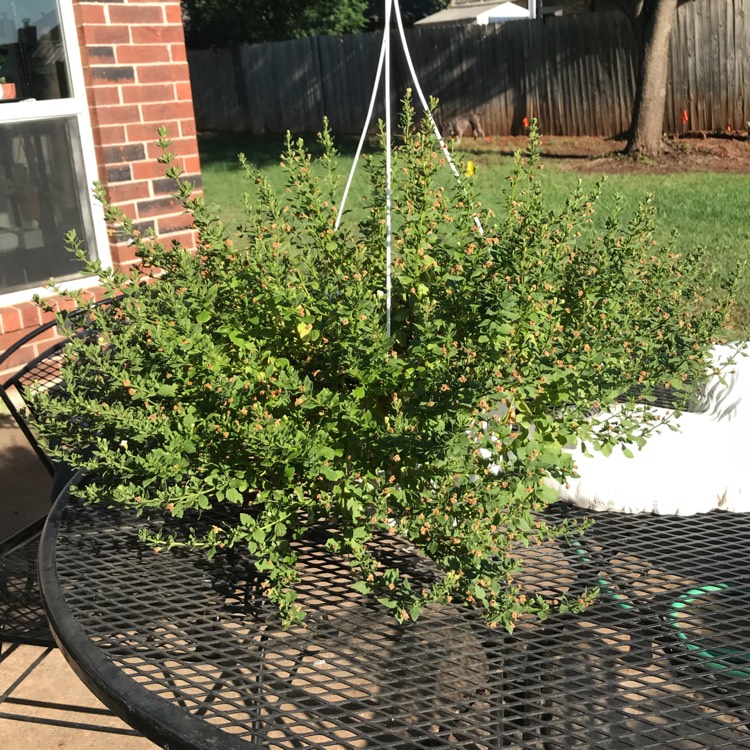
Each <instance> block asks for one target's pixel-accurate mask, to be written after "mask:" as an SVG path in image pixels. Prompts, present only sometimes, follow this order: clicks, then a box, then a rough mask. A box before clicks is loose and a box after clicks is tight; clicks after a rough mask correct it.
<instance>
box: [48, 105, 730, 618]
mask: <svg viewBox="0 0 750 750" xmlns="http://www.w3.org/2000/svg"><path fill="white" fill-rule="evenodd" d="M413 118H414V113H413V111H412V109H411V107H410V105H409V103H408V101H407V102H406V103H405V106H404V111H403V114H402V132H401V136H400V138H399V140H398V144H397V148H396V151H395V154H394V174H395V182H396V184H395V185H394V189H393V194H394V211H395V216H394V264H393V273H394V294H393V331H394V333H393V336H392V337H390V338H389V337H388V336H387V335H386V332H385V301H384V297H383V290H384V283H385V282H384V275H385V269H384V244H385V239H384V233H385V229H384V212H385V186H384V164H383V159H382V157H373V158H368V159H367V160H366V164H367V169H368V172H369V175H370V179H371V183H372V190H371V193H370V198H369V212H368V216H367V218H366V220H364V221H363V222H362V224H361V225H360V226H347V222H346V219H345V220H344V222H343V225H342V229H341V230H340V231H338V232H334V230H333V226H334V222H335V218H336V211H337V200H338V199H339V197H340V185H339V175H338V172H337V169H336V161H335V151H334V149H333V144H332V141H331V137H330V134H329V133H328V131H327V130H325V131H324V132H323V133H322V134H321V135H320V140H321V144H322V148H323V152H324V155H323V157H322V158H320V159H318V160H313V159H312V157H311V156H310V155H309V154H308V153H307V150H306V149H305V146H304V144H303V143H302V142H301V141H292V139H291V138H290V137H288V139H287V144H286V150H285V152H284V154H283V157H282V168H283V169H284V170H285V172H286V174H287V189H286V192H285V193H284V194H283V195H276V194H274V192H273V190H272V189H271V187H270V186H269V184H268V183H267V182H266V181H265V180H264V179H263V178H261V176H260V175H259V174H258V173H257V172H256V171H255V170H254V169H253V168H252V167H251V166H250V165H248V164H246V163H244V160H243V168H244V170H245V173H246V175H247V177H248V178H249V185H250V193H249V194H248V195H246V196H244V203H245V216H246V219H245V222H244V227H243V229H242V230H241V233H240V236H239V237H238V238H235V239H231V238H229V237H228V236H227V232H226V230H225V228H224V226H223V225H222V224H221V222H220V221H219V220H217V219H216V218H215V217H213V216H212V215H211V214H210V213H209V212H208V211H207V209H206V206H205V203H204V200H203V198H202V197H200V196H193V195H192V186H191V185H190V184H189V183H186V182H184V181H183V180H182V179H181V178H180V176H179V175H180V172H179V169H177V168H176V167H175V166H173V165H172V162H173V156H172V155H171V154H169V152H168V147H169V142H168V141H167V140H166V134H165V133H162V141H161V146H162V148H163V149H164V156H163V157H162V161H164V162H165V163H166V164H167V165H168V174H169V175H170V176H171V177H174V178H175V179H176V180H177V185H178V193H177V195H178V197H179V199H180V200H181V201H182V202H183V204H184V206H185V208H186V210H187V211H189V212H191V213H192V214H193V216H194V218H195V225H196V227H197V229H198V232H199V237H200V239H199V245H198V250H197V252H196V253H191V252H189V251H188V250H186V249H183V248H182V247H180V246H179V245H171V246H164V245H163V244H162V243H160V242H159V241H158V239H157V238H155V237H153V236H145V237H144V236H140V235H139V234H138V232H137V231H135V230H134V229H133V226H132V222H131V221H130V220H129V219H128V218H127V217H125V216H122V215H121V214H120V213H119V212H118V211H117V210H116V209H114V208H112V207H111V206H109V205H107V212H108V216H109V218H110V220H111V221H113V222H115V223H117V224H118V225H119V226H120V231H122V232H124V233H125V235H127V236H128V237H130V238H131V241H132V242H133V244H134V245H135V248H136V250H137V252H138V255H139V257H140V259H141V263H140V265H139V266H137V267H136V268H135V269H134V270H133V271H132V273H131V274H130V275H127V276H126V275H123V274H120V273H114V272H110V271H107V270H104V269H101V268H99V267H98V266H97V265H93V266H92V264H91V263H89V270H90V271H93V272H96V273H99V275H100V277H101V279H102V283H103V284H104V286H105V287H106V288H107V290H108V291H109V292H110V293H112V294H114V293H121V294H123V295H124V296H123V298H122V300H121V301H120V303H119V304H118V305H117V306H111V307H100V308H96V309H94V308H91V311H90V315H91V318H92V321H93V327H94V328H95V329H96V330H97V331H98V337H97V338H95V340H92V339H91V338H90V337H89V338H88V339H74V340H72V341H71V344H70V346H69V347H67V350H68V352H69V355H68V356H69V358H70V360H69V362H68V363H67V364H66V366H65V368H64V372H63V376H64V379H65V384H66V388H67V390H68V391H69V394H70V397H69V399H68V400H66V401H64V402H61V401H59V400H55V398H54V397H52V398H51V397H50V396H48V395H47V394H45V393H43V392H39V393H37V396H36V397H37V398H38V399H39V403H38V404H37V408H36V409H35V413H37V414H42V415H43V417H42V418H41V420H40V423H39V425H38V427H39V429H40V431H41V432H42V433H43V434H45V435H47V436H50V437H54V436H61V437H63V438H64V440H63V441H62V443H61V444H59V445H58V447H57V448H56V450H57V452H58V454H61V455H65V458H66V460H68V461H69V462H72V463H73V464H74V465H75V466H85V467H87V468H89V469H90V470H91V478H92V482H91V484H89V485H88V486H87V487H86V488H85V489H82V490H80V492H82V493H83V495H84V497H86V498H88V499H89V500H92V501H99V502H110V501H114V502H115V503H121V504H123V505H126V506H130V507H134V508H137V509H138V510H139V511H140V512H143V513H144V515H146V516H147V517H149V518H154V519H158V518H159V517H160V516H161V517H163V516H164V515H167V516H172V517H177V518H182V517H186V518H187V517H191V518H192V517H193V515H194V514H195V513H196V511H199V512H201V513H206V512H209V511H210V509H211V508H213V507H214V506H216V505H217V504H223V505H225V506H227V505H228V506H229V507H231V508H234V509H235V510H236V512H235V513H234V515H233V516H232V520H231V521H230V522H222V523H218V522H217V524H216V525H215V526H213V528H211V529H210V530H209V531H207V532H205V533H199V532H197V531H194V530H192V529H191V528H190V527H189V524H187V523H186V524H185V529H184V533H178V534H177V535H168V534H164V533H162V532H160V531H158V530H156V527H153V529H152V531H148V532H145V533H144V538H145V539H146V540H147V541H148V542H149V543H151V544H152V545H153V546H155V547H157V548H158V549H161V548H164V549H169V548H170V547H172V546H174V545H184V544H188V545H193V546H196V547H202V548H204V549H205V550H206V551H207V552H208V553H209V554H214V553H215V552H216V550H217V548H221V547H226V546H233V545H245V546H247V548H248V549H249V550H250V552H251V553H252V555H253V556H254V557H255V559H256V561H257V567H258V569H259V570H260V571H261V572H262V573H263V574H264V575H265V576H266V585H267V588H266V592H267V594H268V596H269V597H270V598H271V599H272V600H273V601H275V602H276V603H277V604H278V605H279V607H280V611H281V615H282V617H283V619H284V620H285V621H286V622H291V621H294V620H295V619H299V618H301V617H302V616H303V613H302V612H300V611H299V608H298V606H297V604H296V601H295V600H296V594H295V590H294V587H295V583H296V581H297V572H296V570H295V567H294V564H295V557H294V554H293V550H292V547H291V546H290V541H291V540H293V539H296V538H299V537H301V536H302V535H304V534H305V533H306V530H307V527H308V526H309V525H310V524H313V523H316V522H322V523H325V524H326V525H328V526H330V527H331V528H333V529H335V530H336V533H335V536H334V538H333V539H332V540H331V541H330V542H329V544H328V546H329V549H330V551H331V553H332V554H340V555H345V556H347V559H348V560H349V561H350V563H351V565H352V568H353V570H354V571H355V572H356V574H357V575H358V577H359V582H358V583H357V584H356V588H357V589H358V590H359V591H362V592H368V593H369V592H371V593H373V595H375V596H377V597H378V599H379V600H380V601H381V602H382V603H383V605H384V606H386V607H388V608H389V609H390V610H392V611H393V613H394V615H395V616H396V617H397V618H398V619H399V620H405V619H409V618H412V619H416V618H417V617H418V616H419V613H420V611H421V610H422V608H423V607H424V606H425V605H426V604H428V603H430V602H446V601H450V600H458V601H462V602H468V603H471V604H474V605H476V606H478V607H479V608H481V609H482V611H483V613H484V616H485V617H486V619H487V620H488V621H489V622H490V623H492V624H495V623H502V624H503V625H504V626H505V627H506V628H508V629H509V630H512V629H513V627H514V626H515V623H516V621H517V620H518V618H519V617H521V616H522V614H523V613H527V612H530V613H536V614H538V615H540V616H546V614H547V613H548V612H549V610H550V607H551V606H552V604H551V603H550V602H548V601H546V600H545V599H544V598H543V597H541V596H540V595H537V594H532V593H530V592H526V591H524V590H523V589H522V588H521V587H520V585H519V583H518V581H517V579H518V573H519V567H520V563H519V561H518V559H517V557H516V556H515V554H514V550H515V549H517V548H518V547H519V546H522V545H528V544H533V543H537V542H539V541H543V540H545V539H547V538H550V537H553V536H556V535H560V534H563V533H568V530H567V529H566V528H564V527H559V528H550V527H548V525H547V524H545V523H544V521H543V520H541V519H540V517H539V515H538V513H537V512H538V511H541V510H543V508H544V506H545V505H546V504H547V503H548V502H549V501H551V500H553V499H554V492H553V491H552V490H551V489H550V488H549V487H547V486H546V484H545V482H546V480H547V479H548V478H553V479H556V480H559V481H564V480H565V477H566V476H569V475H570V474H571V471H572V467H571V459H570V456H569V455H568V454H567V453H566V452H565V450H564V448H565V446H566V445H569V444H571V443H575V442H577V441H580V440H583V441H585V442H586V443H587V445H590V446H592V447H593V448H595V449H600V450H603V451H605V452H608V451H611V450H612V449H613V447H616V446H618V445H622V446H624V447H625V449H626V450H629V448H627V446H628V445H633V444H635V445H638V446H640V445H642V444H643V443H644V441H645V440H646V438H647V436H648V434H649V432H650V431H651V430H652V429H654V427H655V425H656V423H657V422H658V420H656V419H650V418H649V413H648V411H644V407H643V405H642V404H638V403H636V401H634V400H633V399H631V400H630V401H629V402H627V403H625V404H623V406H622V411H621V412H620V413H619V415H618V418H617V419H614V420H613V419H609V420H605V419H602V420H600V421H599V422H598V421H597V420H596V419H591V418H589V417H588V414H589V412H590V410H591V408H592V407H596V406H598V405H606V404H611V403H612V402H614V400H615V399H616V398H617V397H618V396H621V395H622V394H623V393H625V392H626V391H628V389H629V388H631V386H633V385H636V386H637V387H638V389H640V391H641V392H642V393H646V394H647V393H648V392H649V390H650V389H652V388H653V387H655V386H657V385H658V386H664V385H667V386H668V387H671V388H674V389H675V390H676V391H677V392H679V391H680V390H681V389H683V388H684V385H683V384H684V382H685V381H686V380H696V379H700V378H701V377H702V376H703V374H704V372H705V362H706V355H707V350H708V347H709V346H710V345H711V343H712V339H713V337H714V336H715V334H716V332H717V330H718V329H719V327H720V326H721V324H722V322H723V319H724V309H722V310H716V309H713V308H712V307H710V306H709V305H708V304H707V303H706V302H705V300H704V297H703V294H704V288H705V285H706V282H707V279H706V276H705V272H704V267H703V261H702V258H701V257H699V256H697V255H690V256H688V257H686V256H684V255H682V254H681V253H680V252H678V251H677V250H675V249H674V248H673V247H671V246H667V247H663V246H660V245H658V244H656V243H655V241H654V240H653V229H654V226H653V222H654V216H653V209H652V208H651V205H650V203H649V202H648V201H647V202H646V203H644V204H643V205H642V206H641V207H640V208H639V209H638V210H637V212H636V213H635V215H634V216H632V217H629V218H623V217H622V216H621V215H620V213H619V212H618V211H615V212H614V213H613V214H612V216H611V217H610V218H609V219H608V220H607V222H606V230H605V231H604V232H603V233H599V232H598V231H597V230H596V229H595V228H594V225H593V223H592V222H591V216H592V215H593V213H594V210H595V208H596V204H597V199H598V195H599V191H598V189H597V190H595V191H594V193H593V194H592V195H587V194H585V193H584V192H583V191H582V189H580V188H579V189H578V190H576V191H575V192H574V193H573V194H572V195H571V196H570V197H569V199H568V201H567V204H566V206H565V207H564V208H563V209H562V211H560V212H559V213H553V212H551V211H549V210H548V209H547V208H546V206H545V199H544V194H543V190H542V183H541V165H540V164H539V143H538V137H537V134H536V127H535V125H533V126H532V128H531V139H530V144H529V151H528V153H527V154H526V155H520V154H519V155H518V156H517V159H516V166H515V169H514V171H513V173H512V175H511V176H510V178H509V184H508V189H507V194H506V202H505V204H504V205H501V206H499V207H498V213H497V215H495V214H494V213H493V212H492V211H488V210H484V209H481V207H480V206H479V204H475V203H474V202H473V198H472V197H471V196H467V195H466V194H465V193H463V192H462V191H460V190H459V189H458V188H457V189H456V190H455V191H453V190H446V189H445V188H444V187H443V186H442V183H443V179H442V177H443V175H444V174H445V171H444V170H445V167H444V166H442V167H441V162H442V157H441V156H440V155H439V153H436V151H435V148H436V147H435V144H434V140H433V137H432V135H431V133H430V131H429V128H428V127H426V126H425V125H424V124H417V123H415V122H414V119H413ZM100 197H101V198H102V199H103V200H104V202H105V204H106V196H104V195H101V196H100ZM475 211H479V212H480V213H481V218H482V222H483V224H484V227H485V232H484V235H483V236H482V235H480V234H479V232H478V231H477V228H476V226H475V224H474V220H473V214H474V212H475ZM70 240H71V243H72V244H73V245H74V247H75V248H76V249H77V252H78V255H79V257H80V258H81V259H82V260H85V256H84V253H83V251H82V249H81V248H80V247H78V243H77V240H76V238H75V237H74V236H73V237H71V238H70ZM157 269H158V270H157ZM70 296H71V297H73V298H74V299H75V300H77V303H78V304H79V305H80V306H84V307H85V306H90V302H89V301H87V299H86V297H85V295H84V294H81V293H72V294H71V295H70ZM65 317H66V314H65V313H61V319H63V320H64V319H65ZM72 419H73V420H74V421H75V429H71V420H72ZM92 446H93V450H92V448H91V447H92ZM383 534H400V535H403V536H404V537H405V538H407V539H409V541H410V542H411V543H412V544H413V545H414V546H415V547H417V548H418V549H419V550H421V551H423V552H424V553H425V554H426V555H428V556H429V557H430V558H431V559H432V560H433V561H434V563H435V565H436V569H437V570H438V571H439V573H440V575H438V576H437V577H436V579H435V581H434V582H433V583H432V584H431V585H429V586H424V587H423V585H422V584H420V585H419V586H413V585H412V582H411V581H410V580H409V579H408V578H406V577H404V576H402V575H401V573H400V571H399V570H398V568H397V567H387V566H385V565H383V564H381V563H380V562H379V561H378V559H377V555H376V554H374V553H376V551H377V545H378V538H379V537H380V536H381V535H383ZM587 601H588V599H587V598H586V597H584V598H582V599H581V600H579V601H573V602H569V601H565V600H563V601H561V602H559V603H558V604H559V605H560V606H561V607H563V608H567V607H571V606H575V607H581V606H585V604H586V603H587Z"/></svg>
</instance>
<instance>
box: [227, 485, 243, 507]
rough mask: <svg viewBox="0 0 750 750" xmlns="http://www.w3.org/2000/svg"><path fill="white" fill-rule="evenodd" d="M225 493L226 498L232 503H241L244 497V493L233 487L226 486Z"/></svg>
mask: <svg viewBox="0 0 750 750" xmlns="http://www.w3.org/2000/svg"><path fill="white" fill-rule="evenodd" d="M225 494H226V498H227V500H229V501H230V502H232V503H241V502H242V501H243V500H244V499H245V497H244V495H243V494H242V493H241V492H239V491H238V490H237V489H235V488H234V487H227V489H226V492H225Z"/></svg>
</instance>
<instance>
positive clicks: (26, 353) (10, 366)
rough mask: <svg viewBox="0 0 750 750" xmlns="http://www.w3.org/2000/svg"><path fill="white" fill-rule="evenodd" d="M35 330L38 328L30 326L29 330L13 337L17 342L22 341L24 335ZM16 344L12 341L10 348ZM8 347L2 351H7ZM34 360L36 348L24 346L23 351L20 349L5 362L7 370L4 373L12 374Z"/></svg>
mask: <svg viewBox="0 0 750 750" xmlns="http://www.w3.org/2000/svg"><path fill="white" fill-rule="evenodd" d="M33 328H36V326H30V327H29V328H28V330H26V329H24V330H20V331H18V333H17V334H14V335H13V338H14V339H15V340H17V339H20V338H21V335H22V334H26V333H30V332H31V330H32V329H33ZM13 343H15V341H11V342H10V343H9V344H8V346H10V345H11V344H13ZM7 348H8V347H4V348H3V349H2V351H5V349H7ZM33 358H34V347H33V345H28V346H24V347H22V348H21V349H19V350H18V351H17V352H16V353H15V354H12V355H11V356H10V357H8V359H7V360H6V361H5V362H4V366H5V368H6V369H4V370H3V372H6V373H10V372H12V371H13V370H15V369H17V368H18V367H20V366H21V365H25V364H26V363H27V362H28V361H30V360H32V359H33Z"/></svg>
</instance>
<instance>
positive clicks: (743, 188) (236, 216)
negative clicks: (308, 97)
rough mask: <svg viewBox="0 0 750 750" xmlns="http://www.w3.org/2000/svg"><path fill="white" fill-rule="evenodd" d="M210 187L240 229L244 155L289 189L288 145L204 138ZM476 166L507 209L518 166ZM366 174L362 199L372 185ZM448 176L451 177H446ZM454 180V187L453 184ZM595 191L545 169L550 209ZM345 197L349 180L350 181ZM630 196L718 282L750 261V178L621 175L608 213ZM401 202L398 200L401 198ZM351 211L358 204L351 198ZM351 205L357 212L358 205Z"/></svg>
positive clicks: (589, 178)
mask: <svg viewBox="0 0 750 750" xmlns="http://www.w3.org/2000/svg"><path fill="white" fill-rule="evenodd" d="M199 143H200V152H201V160H202V168H203V184H204V190H205V195H206V199H207V201H208V202H209V204H212V205H216V206H217V207H220V209H219V213H220V215H221V216H222V218H223V219H224V220H225V221H226V222H228V223H230V224H235V223H236V222H237V221H239V220H240V219H241V201H240V195H241V193H242V192H243V191H244V190H245V189H246V187H245V181H244V179H243V176H242V172H241V170H240V169H239V167H238V162H237V154H238V153H239V152H240V151H241V152H243V153H245V155H246V156H247V157H248V159H249V160H250V161H251V162H253V163H254V164H255V165H256V166H258V167H259V168H260V169H261V170H262V171H263V172H264V173H265V174H266V176H268V177H269V179H270V180H271V182H272V183H273V184H275V185H276V186H277V187H279V188H281V187H282V185H283V181H284V180H283V175H282V174H281V171H280V170H279V169H278V161H279V158H278V155H279V153H280V151H281V149H282V146H283V139H282V138H281V137H280V136H268V137H257V136H252V137H250V136H243V135H239V134H232V135H207V136H204V137H202V138H201V139H200V141H199ZM338 145H339V148H340V150H341V151H342V157H341V165H342V172H348V170H349V168H350V167H351V161H352V158H353V154H354V149H355V146H356V142H355V141H353V140H351V141H344V142H340V143H339V144H338ZM471 158H472V160H473V161H474V163H475V164H476V177H475V181H476V187H477V192H478V193H479V195H480V196H481V199H482V202H483V204H484V205H485V206H494V207H497V206H500V205H501V204H502V201H503V190H504V187H505V185H506V177H507V176H508V174H509V173H510V170H511V166H512V159H511V158H510V157H508V156H506V155H503V154H500V153H493V152H492V151H491V150H483V151H481V152H479V153H476V154H472V155H471ZM361 172H362V170H360V171H358V173H357V174H358V179H357V180H355V185H354V192H355V193H356V190H357V188H358V187H359V188H360V189H362V187H363V185H364V180H365V177H364V174H362V173H361ZM446 172H447V170H446ZM449 178H450V177H449V174H447V175H446V180H447V179H449ZM579 178H580V179H582V180H583V182H584V184H585V185H587V186H589V185H593V183H594V182H595V181H596V179H597V176H596V175H592V174H577V173H575V172H573V171H568V170H566V169H562V168H561V167H560V165H559V164H558V163H556V162H555V161H554V160H549V161H547V162H546V163H545V172H544V185H545V188H546V192H547V195H548V197H549V200H550V207H551V208H555V207H558V206H560V205H562V203H563V201H564V200H565V198H566V196H567V195H568V193H569V192H570V190H572V188H573V187H574V186H575V185H576V183H577V181H578V179H579ZM342 190H343V181H342ZM617 193H620V194H622V196H623V198H624V201H625V205H626V206H627V207H628V208H629V209H632V208H634V207H635V206H636V205H637V203H638V201H639V200H640V199H642V198H643V196H644V195H645V194H646V193H653V194H654V196H655V203H656V206H657V208H658V211H659V233H660V234H661V236H662V237H667V236H668V235H669V234H670V233H671V231H672V230H673V229H675V230H677V233H678V248H684V249H689V248H692V247H706V248H707V249H708V250H709V252H710V257H711V260H712V263H713V264H714V265H715V267H716V272H717V279H722V278H726V277H728V276H729V275H730V274H732V273H733V272H734V269H735V266H736V263H737V260H739V259H743V258H748V257H750V210H748V202H749V200H750V174H747V175H745V174H726V173H722V174H717V173H698V172H696V173H676V174H667V175H664V174H615V175H610V176H608V178H607V181H606V184H605V187H604V193H603V198H602V207H603V208H604V209H606V208H607V207H608V206H611V205H612V203H613V201H614V196H615V194H617ZM394 200H398V196H397V195H395V196H394ZM350 201H351V204H353V203H354V202H356V201H355V200H354V199H353V198H352V199H350ZM351 204H350V205H351ZM732 329H733V334H735V335H738V336H739V335H741V336H748V335H750V270H749V271H748V272H747V273H746V274H745V278H744V280H743V282H742V285H741V288H740V291H739V298H738V304H737V306H736V310H735V312H734V314H733V316H732Z"/></svg>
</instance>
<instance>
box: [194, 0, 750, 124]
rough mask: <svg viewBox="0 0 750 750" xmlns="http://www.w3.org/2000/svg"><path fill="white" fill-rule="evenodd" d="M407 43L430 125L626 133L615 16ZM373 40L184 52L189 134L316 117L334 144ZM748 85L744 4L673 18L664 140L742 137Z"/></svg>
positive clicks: (366, 73) (372, 65) (621, 37)
mask: <svg viewBox="0 0 750 750" xmlns="http://www.w3.org/2000/svg"><path fill="white" fill-rule="evenodd" d="M407 33H408V42H409V48H410V50H411V54H412V58H413V60H414V64H415V67H416V69H417V73H418V75H419V79H420V82H421V84H422V87H423V88H424V90H425V93H427V94H428V95H434V96H437V97H438V98H439V99H440V102H441V104H440V113H441V116H442V118H443V119H446V118H448V117H451V116H453V115H455V114H458V113H462V112H469V111H476V112H478V113H479V114H480V115H481V117H482V124H483V127H484V129H485V131H486V132H487V133H488V134H496V135H505V134H509V133H520V132H523V118H524V117H532V116H535V117H538V118H539V120H540V122H541V126H542V129H543V131H544V132H546V133H554V134H561V135H603V136H612V135H616V134H618V133H622V132H624V131H625V130H627V128H628V126H629V123H630V116H631V110H632V103H633V96H634V91H635V75H636V65H637V60H636V49H635V42H634V38H633V34H632V32H631V29H630V26H629V23H628V21H627V19H626V18H625V16H624V15H623V14H621V13H589V14H582V15H576V16H564V17H558V18H556V17H552V18H547V19H545V20H544V21H513V22H510V23H505V24H497V25H489V26H443V27H419V28H415V29H412V30H410V31H409V32H407ZM380 40H381V37H380V35H379V34H357V35H353V36H347V37H326V36H323V37H312V38H306V39H298V40H293V41H288V42H277V43H269V44H258V45H246V46H242V47H234V48H231V49H223V50H192V51H191V52H190V53H189V62H190V77H191V80H192V86H193V98H194V103H195V116H196V121H197V124H198V127H199V129H201V130H217V131H222V130H224V131H248V132H251V133H254V134H261V133H282V132H285V131H286V130H287V129H289V130H291V131H292V132H299V133H302V132H315V131H317V130H318V129H319V128H320V126H321V123H322V121H323V116H324V115H328V117H329V119H330V120H331V124H332V127H333V129H334V132H336V133H341V134H345V133H358V132H359V131H360V130H361V128H362V124H363V122H364V118H365V115H366V112H367V105H368V102H369V96H370V91H371V87H372V82H373V80H374V76H375V69H376V65H377V58H378V52H379V48H380ZM394 49H398V46H397V45H394ZM410 85H411V81H410V79H409V76H408V71H407V69H406V64H405V61H404V60H403V59H402V58H397V59H396V60H395V62H394V71H393V89H394V90H393V93H394V96H395V97H399V96H401V95H402V94H403V92H404V90H405V89H406V88H407V86H410ZM749 87H750V0H695V1H694V2H692V3H688V4H686V5H683V6H682V7H680V8H679V10H678V12H677V19H676V22H675V26H674V29H673V33H672V42H671V53H670V70H669V84H668V90H667V104H666V110H665V119H664V129H665V130H666V131H667V132H671V133H679V132H682V131H684V130H708V131H713V130H724V129H725V128H726V127H727V125H728V124H731V125H732V127H733V128H735V129H739V128H744V127H745V123H746V122H747V121H748V120H750V92H749ZM683 112H685V113H687V123H685V122H684V121H683V119H684V115H683ZM378 114H379V115H380V116H382V114H383V113H382V111H380V112H379V113H378Z"/></svg>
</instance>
